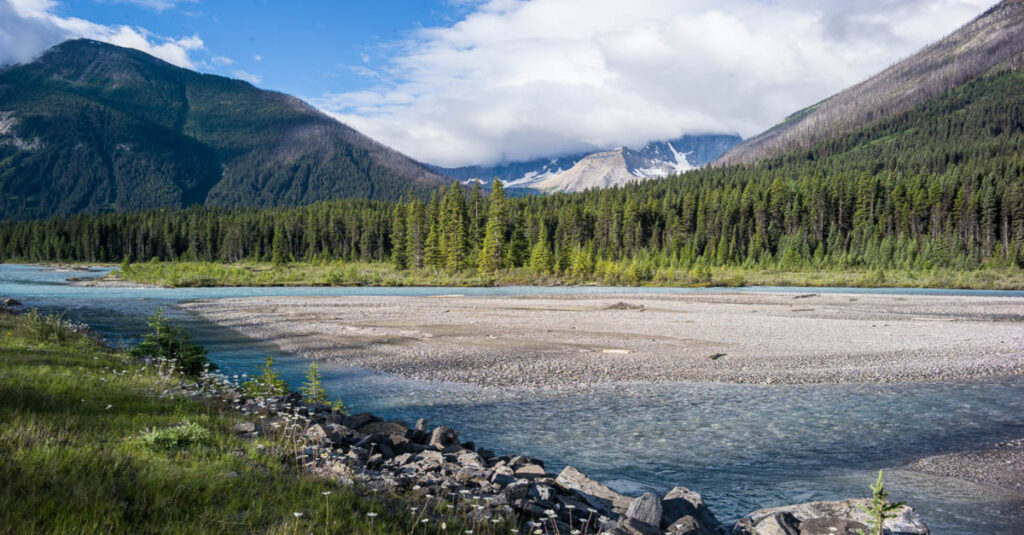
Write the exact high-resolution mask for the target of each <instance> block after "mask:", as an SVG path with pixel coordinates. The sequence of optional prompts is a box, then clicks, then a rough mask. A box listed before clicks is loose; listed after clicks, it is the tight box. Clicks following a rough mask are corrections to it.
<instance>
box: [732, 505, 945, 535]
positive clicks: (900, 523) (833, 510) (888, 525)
mask: <svg viewBox="0 0 1024 535" xmlns="http://www.w3.org/2000/svg"><path fill="white" fill-rule="evenodd" d="M868 501H869V500H867V499H856V500H841V501H836V502H809V503H801V504H796V505H785V506H782V507H772V508H770V509H760V510H758V511H754V512H753V513H750V514H749V515H747V516H746V518H749V519H750V520H752V521H753V522H754V524H755V525H756V524H757V523H758V522H760V520H761V519H763V518H765V517H768V516H772V515H774V514H776V513H790V514H792V515H793V516H794V517H795V518H796V519H797V520H800V521H801V522H804V521H807V520H809V519H812V518H827V519H832V520H852V521H854V522H860V523H862V524H867V522H868V520H869V517H868V514H867V513H865V512H864V511H863V510H862V509H861V508H860V507H861V506H866V505H867V504H868ZM895 513H896V517H895V518H890V519H888V520H886V521H885V529H886V531H888V532H889V533H891V534H892V535H929V534H930V533H931V532H930V531H929V529H928V526H927V525H925V523H924V521H923V520H922V519H921V515H919V514H918V513H917V512H916V511H914V509H913V508H911V507H909V506H903V507H901V508H900V509H898V510H897V511H895Z"/></svg>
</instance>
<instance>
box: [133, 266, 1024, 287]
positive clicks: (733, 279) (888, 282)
mask: <svg viewBox="0 0 1024 535" xmlns="http://www.w3.org/2000/svg"><path fill="white" fill-rule="evenodd" d="M115 274H116V276H117V277H118V278H120V279H122V280H126V281H132V282H140V283H147V284H157V285H161V286H171V287H199V286H509V285H541V286H543V285H554V284H591V285H609V286H679V287H697V286H850V287H853V286H857V287H896V288H898V287H925V288H973V289H1022V288H1024V270H1020V269H1013V268H983V269H978V270H973V271H960V270H952V269H932V270H927V271H904V270H889V271H879V270H863V271H857V270H849V271H817V270H805V271H773V270H762V269H745V268H741V267H720V268H706V269H691V270H682V269H679V270H672V269H664V270H658V271H655V272H653V273H643V274H639V275H638V274H635V273H634V274H623V273H616V274H614V275H610V274H603V275H602V274H591V275H585V276H570V275H566V276H554V275H547V274H544V275H538V274H536V273H534V272H532V271H530V270H529V269H525V268H522V269H516V270H505V271H499V272H497V273H495V274H493V275H481V274H480V273H478V272H477V271H475V270H466V271H462V272H458V273H449V272H444V271H437V270H433V269H407V270H396V269H394V268H393V267H392V266H391V265H390V264H388V263H383V262H379V263H369V262H348V263H341V262H322V263H310V262H293V263H288V264H284V265H274V264H270V263H250V262H243V263H235V264H223V263H216V262H146V263H138V264H130V265H122V266H121V269H120V270H119V271H117V272H115Z"/></svg>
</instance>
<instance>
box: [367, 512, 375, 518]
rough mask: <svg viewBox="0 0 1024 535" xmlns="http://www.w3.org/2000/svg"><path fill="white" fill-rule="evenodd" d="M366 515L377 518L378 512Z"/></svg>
mask: <svg viewBox="0 0 1024 535" xmlns="http://www.w3.org/2000/svg"><path fill="white" fill-rule="evenodd" d="M366 516H368V517H370V518H376V517H377V513H366Z"/></svg>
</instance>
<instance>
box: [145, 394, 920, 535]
mask: <svg viewBox="0 0 1024 535" xmlns="http://www.w3.org/2000/svg"><path fill="white" fill-rule="evenodd" d="M163 395H165V396H181V395H184V396H189V397H193V398H197V397H202V396H204V395H207V394H206V393H205V392H204V391H203V390H202V388H201V387H199V386H198V385H193V384H187V383H183V384H182V385H181V386H180V387H178V388H175V389H171V390H168V391H166V392H164V394H163ZM216 395H217V396H218V397H220V396H223V394H222V393H217V394H216ZM228 397H229V399H230V402H231V404H232V406H233V407H234V408H235V409H236V410H238V411H239V413H240V414H241V415H242V418H243V421H240V422H239V423H238V424H236V425H235V426H234V428H233V431H234V432H235V433H236V434H238V435H239V436H241V437H255V436H257V435H260V434H269V433H286V434H288V436H289V437H290V438H291V439H292V440H293V441H294V442H295V448H294V450H293V451H292V452H291V455H294V458H295V461H296V464H297V465H298V466H299V467H301V469H302V470H305V471H308V472H310V473H313V474H315V475H318V476H320V477H325V478H330V479H334V480H337V481H339V482H340V483H341V484H347V485H360V486H361V487H362V488H365V489H368V490H369V491H371V492H381V493H397V494H402V495H412V496H415V497H416V498H417V499H418V500H419V502H418V503H420V506H419V507H418V509H420V510H422V511H424V512H423V513H421V514H428V513H426V511H428V510H437V509H438V507H441V506H448V507H451V508H457V509H459V510H460V511H462V512H464V514H467V515H470V516H471V517H474V518H477V519H478V520H479V521H481V522H488V521H491V520H494V519H502V520H509V519H511V520H512V521H513V523H514V524H515V525H518V526H519V528H518V530H519V533H564V534H581V535H585V534H596V533H602V534H609V535H661V534H668V535H777V534H786V535H819V534H848V535H853V534H855V533H857V532H858V531H857V530H860V529H865V528H866V527H867V522H868V515H867V514H866V513H864V512H863V511H862V510H861V509H860V507H859V506H861V505H865V504H866V503H867V500H864V499H853V500H844V501H837V502H814V503H806V504H798V505H792V506H786V507H776V508H772V509H762V510H759V511H754V512H752V513H750V514H749V515H746V516H745V517H743V518H742V519H740V520H739V521H738V522H736V523H732V524H723V523H722V522H720V521H719V520H718V519H717V518H716V516H715V514H714V513H713V512H712V511H711V510H710V509H709V508H708V506H707V505H706V504H705V503H704V501H703V499H702V498H701V496H700V494H698V493H696V492H694V491H692V490H690V489H688V488H686V487H675V488H673V489H672V490H670V491H669V492H667V493H666V494H665V495H663V496H657V495H655V494H652V493H644V494H642V495H640V496H627V495H624V494H621V493H618V492H616V491H614V490H612V489H611V488H609V487H607V486H606V485H604V484H602V483H601V482H599V481H595V480H593V479H591V478H589V477H588V476H587V475H586V474H584V473H582V472H581V471H579V470H577V469H576V468H573V467H571V466H568V467H565V468H564V469H562V470H561V471H559V472H558V473H557V474H556V473H550V472H548V471H547V470H546V469H545V463H544V461H542V460H540V459H533V458H529V457H527V456H523V455H499V454H496V453H495V452H493V451H489V450H487V449H484V448H481V447H478V446H477V445H476V444H474V443H473V442H468V441H463V440H462V439H461V437H460V436H459V433H458V431H456V430H454V429H451V428H449V427H446V426H437V427H433V428H430V426H429V425H428V423H427V422H426V421H424V420H422V419H421V420H418V421H417V422H416V423H415V424H414V425H413V426H412V427H410V426H408V425H407V424H406V423H405V422H399V421H385V420H383V419H381V418H378V417H376V416H374V415H372V414H369V413H362V414H356V415H347V414H343V413H340V412H337V411H334V410H333V409H332V408H331V407H329V406H326V405H318V404H308V403H303V402H302V396H301V395H300V394H298V393H296V392H293V393H291V394H289V395H288V396H274V397H255V398H251V397H245V396H243V395H240V394H238V393H237V392H236V393H233V394H230V395H229V396H228ZM896 513H897V514H896V516H895V517H894V518H891V519H889V520H887V521H886V523H885V528H886V533H888V534H891V535H898V534H904V535H912V534H913V535H921V534H927V533H929V530H928V527H927V526H926V525H925V523H924V521H923V520H922V519H921V517H920V515H918V514H917V513H916V512H915V511H914V510H913V509H912V508H911V507H908V506H903V507H902V508H900V509H899V510H898V511H897V512H896Z"/></svg>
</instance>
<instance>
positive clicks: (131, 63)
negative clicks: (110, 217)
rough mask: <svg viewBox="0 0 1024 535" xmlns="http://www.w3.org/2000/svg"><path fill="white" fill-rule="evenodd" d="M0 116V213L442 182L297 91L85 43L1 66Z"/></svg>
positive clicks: (299, 197)
mask: <svg viewBox="0 0 1024 535" xmlns="http://www.w3.org/2000/svg"><path fill="white" fill-rule="evenodd" d="M0 113H2V114H3V117H4V119H3V121H4V125H5V126H4V128H3V129H2V131H0V218H10V217H44V216H48V215H68V214H73V213H79V212H97V211H124V210H138V209H145V208H159V207H170V208H181V207H184V206H189V205H192V204H212V205H220V206H256V207H263V206H288V205H299V204H308V203H310V202H315V201H317V200H323V199H328V198H337V197H366V198H370V199H382V200H383V199H397V198H399V197H401V196H402V195H405V194H407V193H408V192H409V191H410V190H413V191H420V192H422V193H424V194H425V192H426V191H427V190H429V189H432V188H433V187H436V186H438V185H442V184H445V183H448V182H450V180H449V179H447V178H445V177H443V176H441V175H438V174H437V173H434V172H433V171H431V170H429V169H428V168H426V167H425V166H423V165H422V164H420V163H419V162H416V161H414V160H412V159H411V158H408V157H407V156H405V155H402V154H400V153H398V152H396V151H394V150H392V149H390V148H388V147H386V146H384V145H382V144H380V143H377V142H376V141H374V140H372V139H370V138H368V137H366V136H365V135H363V134H361V133H359V132H357V131H356V130H354V129H352V128H350V127H348V126H346V125H344V124H342V123H340V122H338V121H337V120H335V119H333V118H331V117H329V116H327V115H326V114H323V113H322V112H320V111H319V110H317V109H316V108H314V107H312V106H310V105H309V104H307V103H305V102H303V101H302V100H300V99H298V98H295V97H293V96H290V95H285V94H283V93H278V92H273V91H266V90H262V89H258V88H256V87H254V86H252V85H251V84H249V83H247V82H243V81H240V80H233V79H230V78H225V77H222V76H218V75H213V74H203V73H197V72H194V71H190V70H187V69H182V68H179V67H175V66H173V65H171V64H169V63H166V62H164V61H162V60H159V59H157V58H154V57H152V56H150V55H148V54H145V53H143V52H140V51H137V50H133V49H127V48H122V47H117V46H114V45H109V44H105V43H100V42H97V41H91V40H86V39H77V40H71V41H65V42H64V43H61V44H59V45H57V46H55V47H53V48H51V49H49V50H48V51H46V52H45V53H44V54H43V55H42V56H40V57H39V58H38V59H36V60H35V61H32V62H29V63H25V64H21V65H15V66H12V67H9V68H7V69H4V70H3V71H0ZM43 177H46V178H47V179H48V181H46V180H43Z"/></svg>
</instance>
